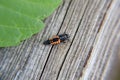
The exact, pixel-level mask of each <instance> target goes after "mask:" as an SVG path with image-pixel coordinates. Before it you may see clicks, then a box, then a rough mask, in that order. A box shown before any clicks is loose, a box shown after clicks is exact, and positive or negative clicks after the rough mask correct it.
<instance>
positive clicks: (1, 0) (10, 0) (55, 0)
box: [0, 0, 61, 47]
mask: <svg viewBox="0 0 120 80" xmlns="http://www.w3.org/2000/svg"><path fill="white" fill-rule="evenodd" d="M60 3H61V0H0V47H7V46H15V45H18V44H19V43H20V42H21V41H22V40H25V39H27V38H29V37H31V36H32V35H33V34H35V33H37V32H39V31H40V30H41V29H42V28H43V27H44V23H43V22H42V20H43V19H44V18H46V17H47V16H49V15H50V14H51V13H52V12H53V11H54V10H55V9H56V8H57V7H58V5H59V4H60Z"/></svg>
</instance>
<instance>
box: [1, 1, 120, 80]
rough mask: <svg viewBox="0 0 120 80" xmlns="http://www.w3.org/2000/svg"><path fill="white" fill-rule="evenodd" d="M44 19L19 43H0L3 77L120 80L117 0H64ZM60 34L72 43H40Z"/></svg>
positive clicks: (19, 79)
mask: <svg viewBox="0 0 120 80" xmlns="http://www.w3.org/2000/svg"><path fill="white" fill-rule="evenodd" d="M45 23H46V27H45V29H44V30H42V31H41V32H40V33H38V34H35V35H34V36H33V37H31V38H30V39H28V40H25V41H23V42H22V43H21V44H20V45H19V46H16V47H8V48H0V80H117V79H115V78H116V75H117V71H118V70H113V71H114V73H116V75H115V76H114V75H113V74H112V72H111V68H112V69H113V68H114V66H113V65H114V64H113V63H118V64H120V62H119V57H118V55H120V1H119V0H63V3H62V4H61V5H60V7H59V8H58V9H57V10H56V11H55V12H54V13H53V14H52V15H51V16H50V17H48V18H47V19H46V20H45ZM62 33H67V34H69V35H70V41H69V42H67V43H65V44H63V43H61V44H59V45H55V46H52V45H48V46H45V45H43V44H42V43H43V41H44V40H46V39H48V38H50V37H52V36H53V35H56V34H62ZM117 57H118V59H117V61H118V62H116V61H115V60H116V58H117ZM118 73H119V72H118Z"/></svg>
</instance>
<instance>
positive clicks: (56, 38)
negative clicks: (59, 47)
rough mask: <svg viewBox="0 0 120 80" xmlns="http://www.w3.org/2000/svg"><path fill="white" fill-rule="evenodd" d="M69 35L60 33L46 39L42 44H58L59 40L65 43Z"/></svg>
mask: <svg viewBox="0 0 120 80" xmlns="http://www.w3.org/2000/svg"><path fill="white" fill-rule="evenodd" d="M69 37H70V36H69V35H68V34H60V35H55V36H53V37H52V38H50V39H48V40H46V41H44V42H43V44H44V45H49V44H52V45H56V44H60V43H61V42H63V43H65V41H66V40H69Z"/></svg>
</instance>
